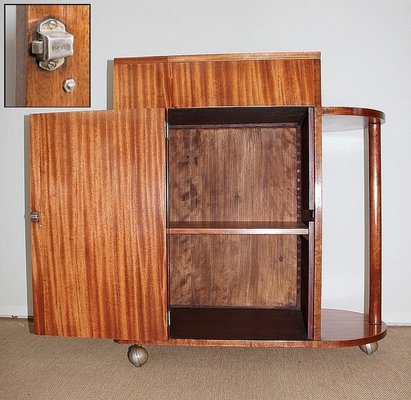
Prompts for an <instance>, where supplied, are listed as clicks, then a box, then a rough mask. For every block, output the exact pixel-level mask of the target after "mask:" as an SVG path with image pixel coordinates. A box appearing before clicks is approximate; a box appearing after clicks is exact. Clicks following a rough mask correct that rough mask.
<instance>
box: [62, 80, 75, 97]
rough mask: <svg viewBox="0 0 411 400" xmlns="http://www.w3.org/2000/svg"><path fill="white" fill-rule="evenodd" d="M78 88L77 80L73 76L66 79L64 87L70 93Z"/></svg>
mask: <svg viewBox="0 0 411 400" xmlns="http://www.w3.org/2000/svg"><path fill="white" fill-rule="evenodd" d="M75 88H76V81H75V80H74V79H73V78H70V79H66V80H65V81H64V83H63V89H64V90H65V91H66V92H67V93H70V92H72V91H73V90H74V89H75Z"/></svg>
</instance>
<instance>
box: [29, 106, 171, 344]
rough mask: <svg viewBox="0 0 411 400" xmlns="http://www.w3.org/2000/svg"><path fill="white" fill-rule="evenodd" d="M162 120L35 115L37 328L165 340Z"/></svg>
mask: <svg viewBox="0 0 411 400" xmlns="http://www.w3.org/2000/svg"><path fill="white" fill-rule="evenodd" d="M164 117H165V115H164V111H162V110H139V111H116V112H113V111H95V112H88V113H84V112H83V113H57V114H38V115H32V116H31V117H30V130H31V180H30V184H31V200H30V202H31V203H30V204H31V209H32V210H37V211H39V212H40V214H41V219H40V223H33V224H32V236H31V240H32V268H33V295H34V320H35V332H36V333H37V334H47V335H60V336H76V337H93V338H119V339H133V340H139V341H150V342H156V341H163V340H165V338H166V329H167V327H166V319H165V315H166V310H167V301H166V299H167V294H166V293H167V292H166V290H167V283H166V238H165V228H166V227H165V198H164V188H165V152H164V148H165V139H164V131H163V129H164Z"/></svg>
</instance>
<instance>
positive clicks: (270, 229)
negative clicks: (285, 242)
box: [167, 221, 308, 235]
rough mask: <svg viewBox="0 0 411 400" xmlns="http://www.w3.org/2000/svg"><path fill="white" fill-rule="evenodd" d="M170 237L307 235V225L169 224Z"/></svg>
mask: <svg viewBox="0 0 411 400" xmlns="http://www.w3.org/2000/svg"><path fill="white" fill-rule="evenodd" d="M167 232H168V233H169V234H170V235H308V227H307V225H305V224H303V223H301V222H284V221H280V222H278V221H274V222H270V221H250V222H244V221H195V222H171V223H170V227H169V228H168V230H167Z"/></svg>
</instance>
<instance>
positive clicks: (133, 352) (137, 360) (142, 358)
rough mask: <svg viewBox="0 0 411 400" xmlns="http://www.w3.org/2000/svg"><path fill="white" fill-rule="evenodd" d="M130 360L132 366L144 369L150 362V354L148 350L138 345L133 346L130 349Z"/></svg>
mask: <svg viewBox="0 0 411 400" xmlns="http://www.w3.org/2000/svg"><path fill="white" fill-rule="evenodd" d="M127 356H128V359H129V360H130V362H131V364H133V365H134V366H135V367H142V366H143V365H144V364H145V363H146V362H147V360H148V352H147V350H146V349H145V348H144V347H142V346H138V345H136V344H133V345H132V346H130V347H129V348H128V354H127Z"/></svg>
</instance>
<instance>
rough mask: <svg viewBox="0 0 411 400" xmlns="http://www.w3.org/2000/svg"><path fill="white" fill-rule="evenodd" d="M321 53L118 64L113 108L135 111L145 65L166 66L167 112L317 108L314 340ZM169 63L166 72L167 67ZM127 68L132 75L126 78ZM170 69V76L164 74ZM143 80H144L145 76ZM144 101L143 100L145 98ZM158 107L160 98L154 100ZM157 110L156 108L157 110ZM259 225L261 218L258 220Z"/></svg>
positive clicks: (160, 94) (317, 322)
mask: <svg viewBox="0 0 411 400" xmlns="http://www.w3.org/2000/svg"><path fill="white" fill-rule="evenodd" d="M319 58H320V55H319V53H301V54H299V53H289V54H287V53H264V54H237V55H226V54H220V55H196V56H169V57H167V56H166V57H163V56H162V57H145V58H144V57H142V58H128V59H115V60H114V74H115V76H114V81H115V82H116V84H115V86H116V88H115V91H114V108H121V107H124V108H133V107H135V106H136V104H139V102H140V101H142V100H138V99H136V95H137V93H136V92H135V91H134V90H130V85H131V78H130V77H131V76H133V78H132V79H137V80H140V81H144V80H145V79H146V78H145V77H144V76H143V75H144V68H145V67H144V66H142V65H140V64H148V65H150V64H162V65H163V67H162V68H163V72H161V73H159V74H158V75H157V76H156V78H155V80H156V81H161V82H162V84H161V85H157V86H158V88H159V90H158V91H157V92H156V95H157V98H158V99H159V100H158V101H159V103H156V104H161V105H162V104H164V98H166V99H167V102H166V103H167V104H168V107H171V108H173V107H175V108H186V107H214V106H215V107H217V106H283V105H287V106H301V105H308V106H313V107H315V110H314V113H313V115H312V120H313V122H314V128H313V132H312V136H313V139H314V148H313V149H312V154H313V156H314V162H313V163H312V164H311V167H310V168H311V174H312V175H311V176H312V177H313V181H314V193H313V196H312V199H313V201H312V203H313V204H314V215H315V227H314V236H315V249H314V253H315V256H314V260H315V261H314V267H313V269H314V292H315V298H314V338H316V339H319V338H320V336H321V263H322V257H321V253H322V244H321V232H322V226H321V224H322V217H321V214H322V198H321V183H322V172H321V146H322V108H321V67H320V59H319ZM165 64H166V65H167V67H165ZM125 66H127V68H129V69H128V72H127V73H124V71H125V68H126V67H125ZM147 68H151V67H147ZM165 70H167V72H165ZM140 75H141V76H140ZM140 97H141V96H140ZM150 99H151V100H150V102H151V101H153V102H155V97H153V96H151V97H150ZM153 106H157V105H153ZM254 219H257V220H259V219H260V218H254Z"/></svg>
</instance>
